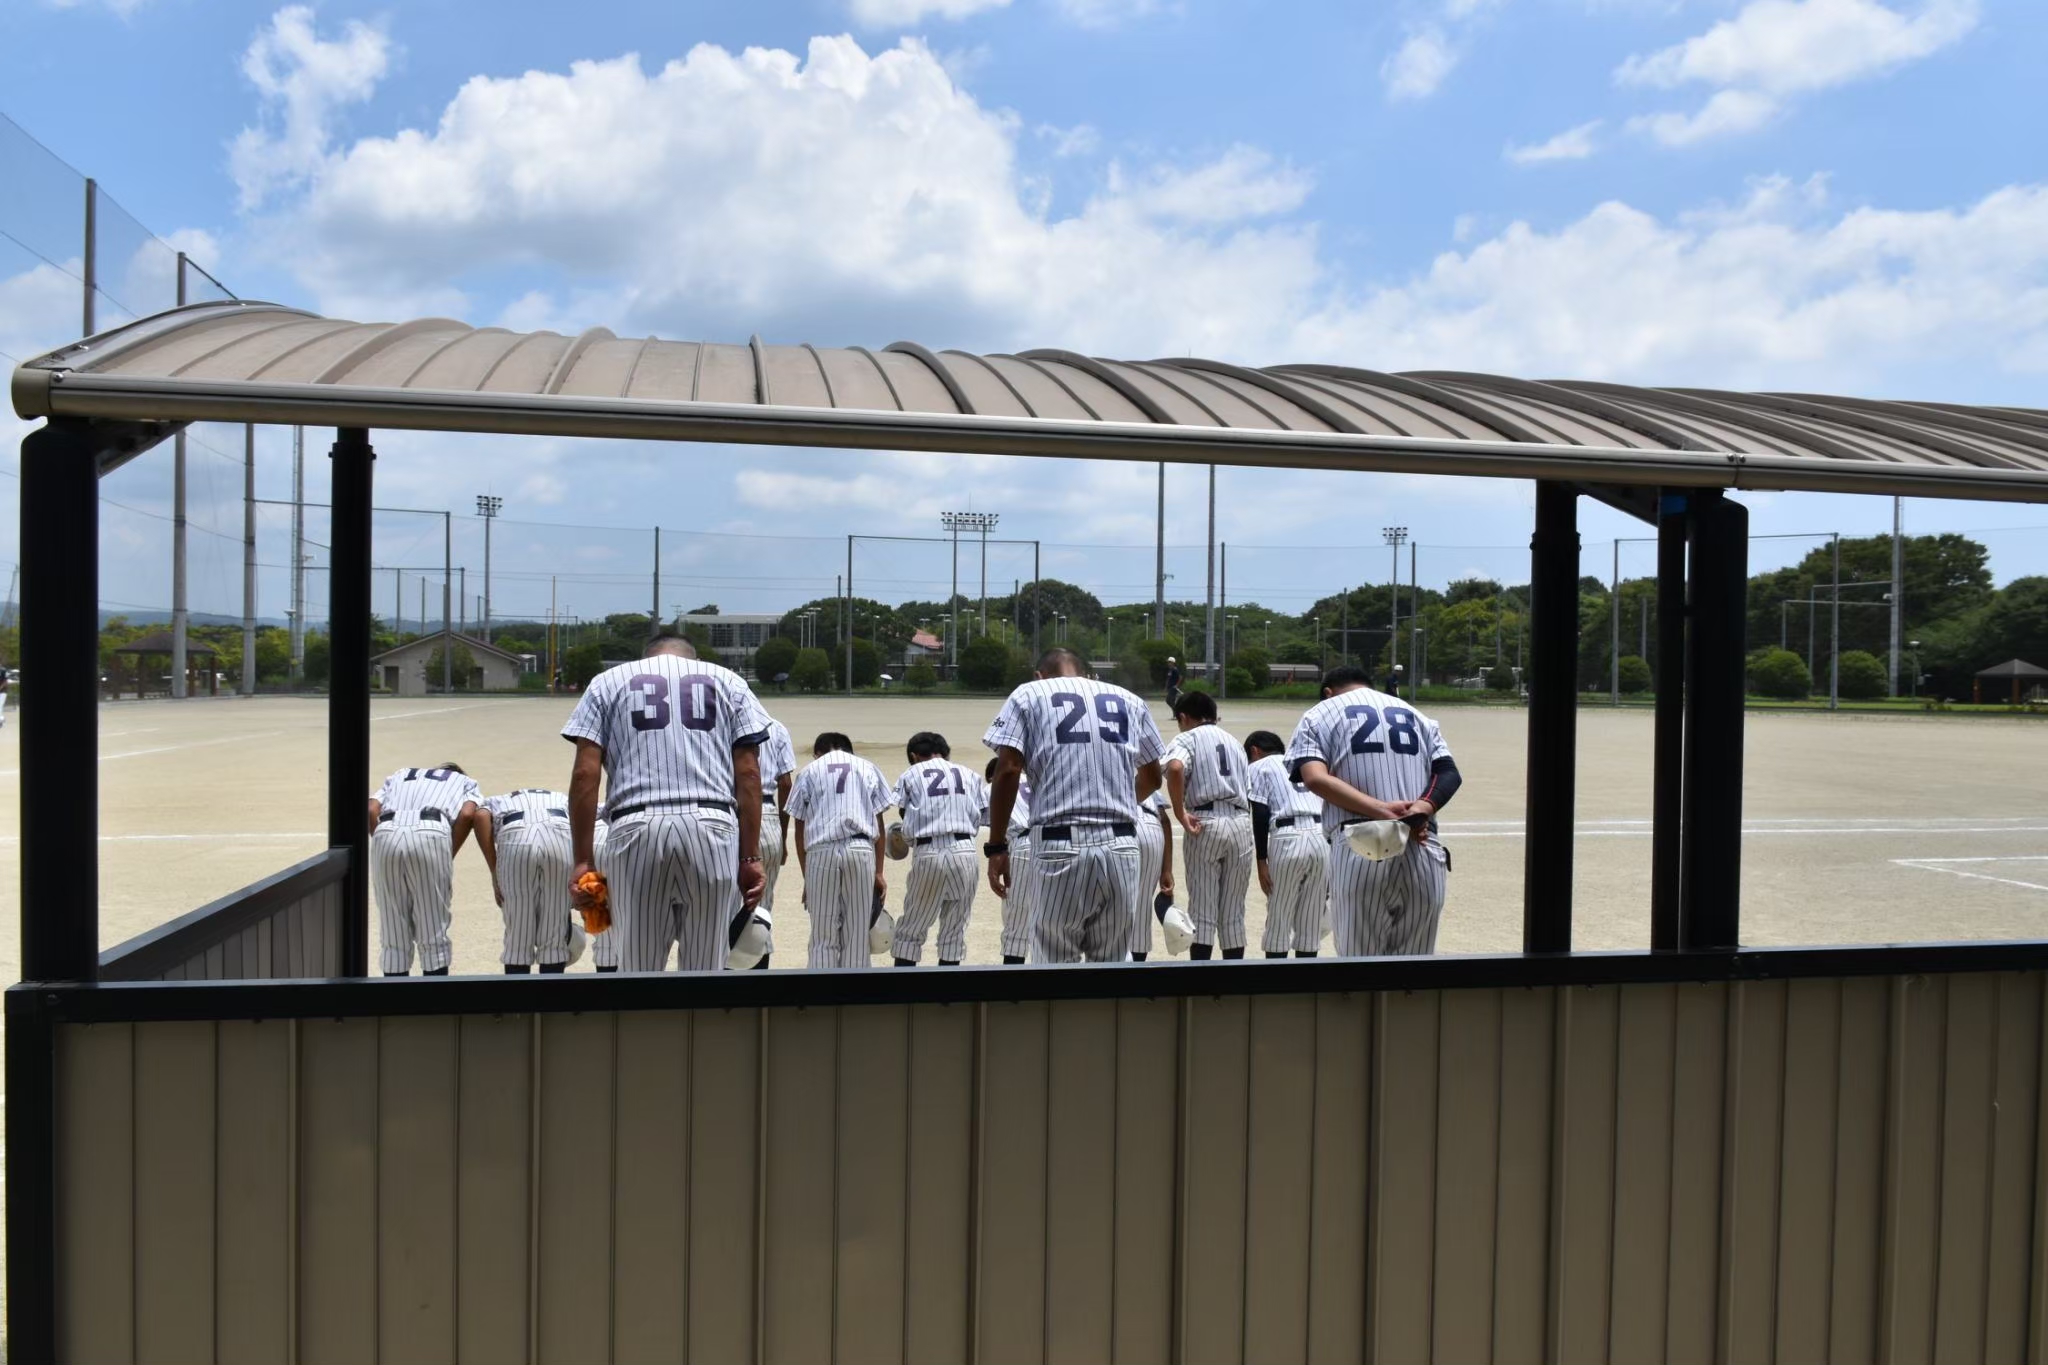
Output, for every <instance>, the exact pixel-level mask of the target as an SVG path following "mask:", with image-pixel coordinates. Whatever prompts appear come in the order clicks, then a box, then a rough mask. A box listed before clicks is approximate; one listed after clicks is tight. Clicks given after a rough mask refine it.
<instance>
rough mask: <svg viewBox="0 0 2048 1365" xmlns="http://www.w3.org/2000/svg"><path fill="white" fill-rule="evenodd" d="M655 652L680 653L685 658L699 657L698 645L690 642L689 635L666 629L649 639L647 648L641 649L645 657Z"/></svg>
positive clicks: (642, 655)
mask: <svg viewBox="0 0 2048 1365" xmlns="http://www.w3.org/2000/svg"><path fill="white" fill-rule="evenodd" d="M654 654H680V655H682V656H683V657H684V658H685V659H694V658H696V657H697V646H695V645H693V644H691V643H690V637H689V636H687V635H678V634H676V633H675V632H674V631H672V630H665V631H663V632H662V633H661V634H659V635H657V636H655V637H654V638H653V639H652V640H649V641H648V642H647V648H646V649H643V650H642V651H640V657H641V658H643V659H644V658H647V657H648V656H650V655H654Z"/></svg>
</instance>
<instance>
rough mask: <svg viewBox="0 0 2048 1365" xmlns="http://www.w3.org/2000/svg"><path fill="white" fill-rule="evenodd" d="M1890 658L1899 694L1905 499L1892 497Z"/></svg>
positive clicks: (1893, 688) (1894, 688)
mask: <svg viewBox="0 0 2048 1365" xmlns="http://www.w3.org/2000/svg"><path fill="white" fill-rule="evenodd" d="M1891 597H1892V659H1891V664H1892V666H1891V668H1890V669H1889V670H1887V671H1888V673H1889V675H1890V677H1891V680H1892V685H1891V691H1890V693H1889V694H1888V695H1890V696H1894V697H1896V696H1898V695H1899V633H1900V631H1901V630H1903V629H1904V627H1905V624H1906V500H1905V499H1904V498H1893V499H1892V594H1891Z"/></svg>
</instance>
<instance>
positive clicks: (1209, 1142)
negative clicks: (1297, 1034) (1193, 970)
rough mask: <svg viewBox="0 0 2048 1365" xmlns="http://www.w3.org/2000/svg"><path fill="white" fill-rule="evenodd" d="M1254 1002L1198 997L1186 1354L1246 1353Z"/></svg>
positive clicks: (1230, 1356)
mask: <svg viewBox="0 0 2048 1365" xmlns="http://www.w3.org/2000/svg"><path fill="white" fill-rule="evenodd" d="M1223 970H1228V968H1224V969H1223ZM1251 1015H1252V1002H1251V1001H1250V1000H1249V999H1247V998H1245V997H1243V996H1239V997H1237V998H1235V999H1230V998H1223V999H1197V1000H1195V1001H1193V1002H1192V1003H1191V1008H1190V1011H1189V1017H1190V1020H1191V1023H1192V1031H1191V1033H1190V1035H1189V1044H1188V1062H1189V1067H1188V1072H1187V1075H1188V1087H1189V1089H1188V1103H1187V1136H1186V1157H1185V1165H1184V1170H1185V1172H1186V1176H1185V1179H1186V1188H1185V1189H1184V1190H1183V1191H1182V1197H1181V1202H1182V1207H1183V1209H1184V1210H1185V1211H1186V1212H1185V1214H1184V1215H1183V1222H1182V1226H1181V1241H1182V1243H1183V1245H1182V1248H1181V1263H1182V1266H1183V1280H1182V1285H1181V1294H1182V1300H1181V1301H1182V1315H1183V1319H1184V1322H1185V1324H1186V1325H1185V1327H1184V1329H1183V1336H1182V1349H1181V1354H1182V1359H1184V1360H1186V1361H1188V1362H1189V1365H1212V1362H1230V1361H1239V1360H1242V1359H1243V1358H1244V1267H1245V1182H1246V1180H1247V1178H1248V1174H1249V1173H1248V1168H1247V1163H1246V1147H1247V1143H1246V1137H1247V1135H1248V1129H1249V1126H1250V1122H1251V1116H1250V1088H1249V1086H1248V1084H1247V1080H1248V1077H1247V1069H1248V1067H1249V1064H1250V1057H1251Z"/></svg>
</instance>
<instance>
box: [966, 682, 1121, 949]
mask: <svg viewBox="0 0 2048 1365" xmlns="http://www.w3.org/2000/svg"><path fill="white" fill-rule="evenodd" d="M982 743H984V744H986V745H987V746H988V747H989V748H991V749H1002V748H1010V749H1015V750H1017V751H1018V752H1019V753H1021V754H1022V755H1023V756H1024V770H1025V772H1027V773H1029V774H1030V776H1031V801H1032V804H1031V956H1032V958H1033V959H1034V960H1036V961H1040V962H1074V961H1080V960H1087V961H1090V962H1120V961H1122V960H1123V958H1124V956H1125V955H1126V954H1127V953H1128V952H1129V950H1130V941H1131V932H1130V926H1131V920H1130V910H1131V902H1132V899H1133V898H1134V897H1135V896H1136V895H1137V882H1138V831H1137V825H1138V789H1137V782H1136V780H1135V779H1136V773H1137V770H1138V769H1139V768H1140V767H1142V766H1144V765H1145V764H1147V763H1152V762H1155V761H1157V759H1158V758H1159V755H1160V751H1161V745H1160V741H1159V727H1158V726H1156V725H1155V724H1153V722H1152V713H1151V712H1150V711H1148V710H1146V709H1145V703H1144V702H1142V701H1140V700H1139V699H1138V698H1137V697H1136V696H1134V695H1133V694H1131V693H1130V692H1127V691H1125V690H1124V689H1123V688H1121V687H1118V686H1116V685H1115V684H1114V683H1106V682H1102V681H1099V680H1097V679H1094V678H1075V677H1060V678H1040V679H1036V680H1034V681H1032V682H1028V683H1025V684H1024V685H1023V686H1021V687H1019V688H1018V689H1017V690H1016V691H1014V692H1012V693H1011V694H1010V699H1009V700H1008V701H1006V702H1004V703H1003V709H1002V711H1001V712H1000V713H999V714H998V715H997V716H996V719H995V724H993V725H991V726H989V729H988V733H987V734H986V735H984V736H982Z"/></svg>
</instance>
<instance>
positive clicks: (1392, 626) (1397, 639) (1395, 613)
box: [1380, 526, 1408, 670]
mask: <svg viewBox="0 0 2048 1365" xmlns="http://www.w3.org/2000/svg"><path fill="white" fill-rule="evenodd" d="M1380 534H1381V535H1382V536H1384V537H1385V538H1386V542H1387V548H1388V549H1390V550H1392V551H1393V552H1394V571H1393V572H1392V573H1390V574H1388V575H1387V597H1388V599H1389V600H1390V601H1391V602H1392V606H1391V608H1390V609H1389V611H1390V614H1389V616H1388V620H1387V625H1388V632H1387V633H1388V636H1389V641H1388V644H1387V662H1388V663H1390V664H1392V665H1393V666H1394V668H1395V669H1396V670H1399V669H1400V667H1401V547H1402V546H1403V545H1405V544H1407V543H1408V528H1407V527H1405V526H1382V527H1380Z"/></svg>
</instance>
